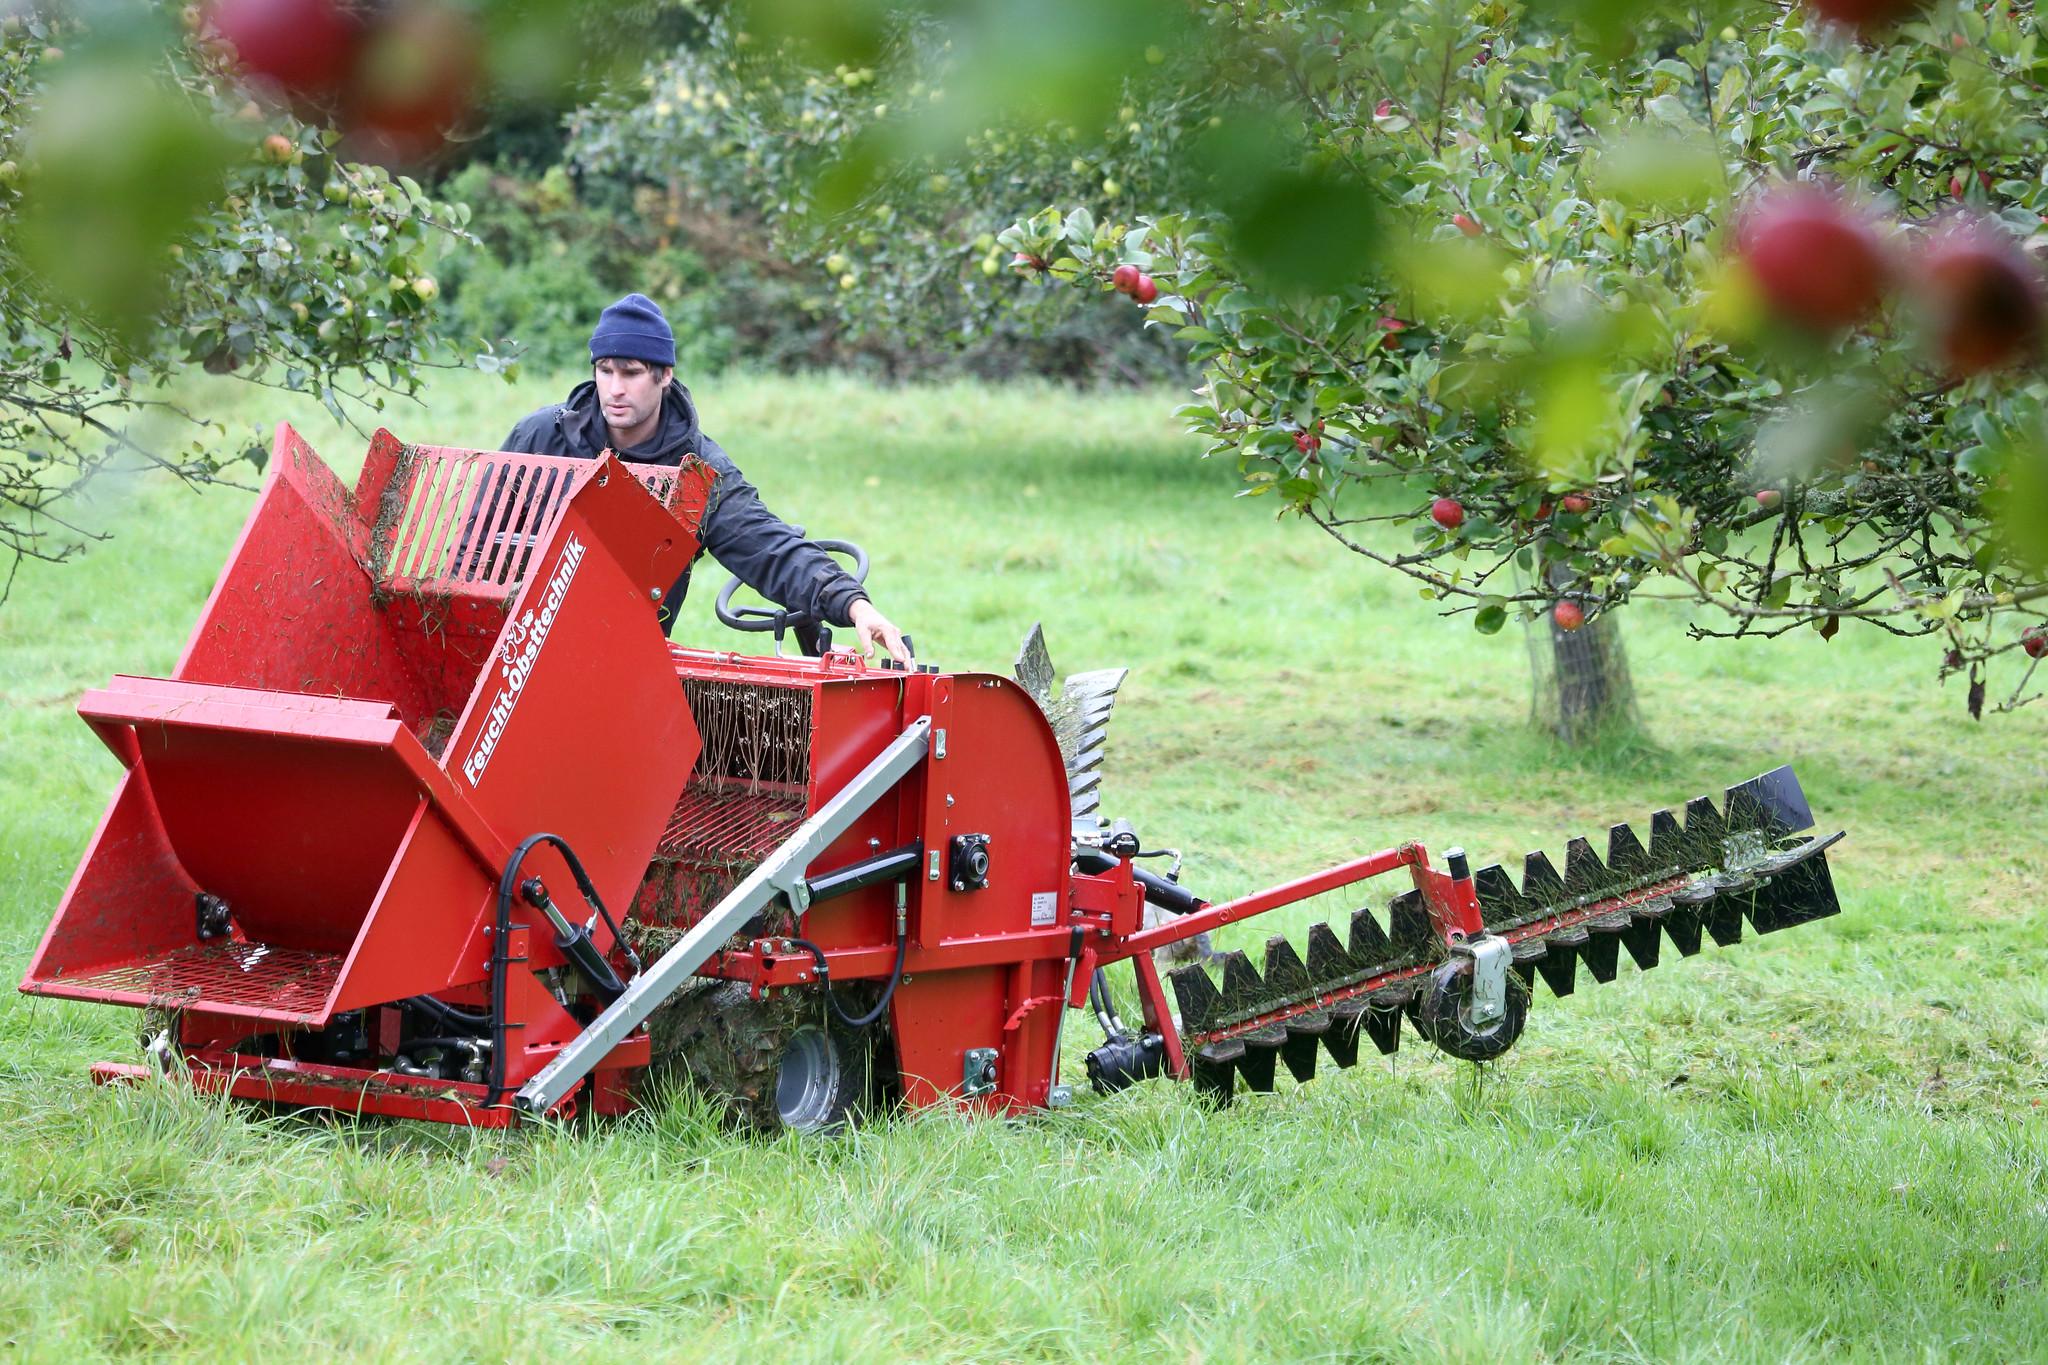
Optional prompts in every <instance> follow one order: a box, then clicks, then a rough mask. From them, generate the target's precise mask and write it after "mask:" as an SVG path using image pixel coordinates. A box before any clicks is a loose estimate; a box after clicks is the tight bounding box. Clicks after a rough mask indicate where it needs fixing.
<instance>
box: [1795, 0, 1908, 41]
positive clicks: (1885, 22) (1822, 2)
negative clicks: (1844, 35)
mask: <svg viewBox="0 0 2048 1365" xmlns="http://www.w3.org/2000/svg"><path fill="white" fill-rule="evenodd" d="M1920 3H1921V0H1806V7H1807V8H1808V9H1810V10H1812V11H1813V12H1814V13H1815V14H1818V15H1819V16H1820V17H1821V18H1823V19H1827V20H1830V21H1832V22H1834V23H1837V24H1844V25H1847V26H1848V27H1850V28H1853V29H1855V30H1856V31H1857V32H1859V33H1870V32H1874V31H1876V30H1879V29H1885V28H1889V27H1891V26H1892V24H1894V23H1896V22H1897V21H1898V20H1900V19H1903V18H1905V17H1906V16H1907V15H1908V14H1911V13H1912V12H1913V11H1914V10H1916V9H1918V8H1919V7H1920Z"/></svg>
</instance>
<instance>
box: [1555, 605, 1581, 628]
mask: <svg viewBox="0 0 2048 1365" xmlns="http://www.w3.org/2000/svg"><path fill="white" fill-rule="evenodd" d="M1550 619H1551V620H1553V621H1555V622H1557V628H1558V629H1559V630H1577V629H1578V628H1579V627H1580V626H1583V625H1585V624H1586V613H1585V612H1583V611H1581V610H1579V604H1578V603H1576V602H1560V603H1558V604H1557V605H1556V606H1555V607H1552V608H1551V609H1550Z"/></svg>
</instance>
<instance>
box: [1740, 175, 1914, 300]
mask: <svg viewBox="0 0 2048 1365" xmlns="http://www.w3.org/2000/svg"><path fill="white" fill-rule="evenodd" d="M1735 250H1736V254H1737V255H1739V256H1740V257H1741V258H1742V262H1743V264H1744V265H1746V266H1748V267H1749V273H1750V274H1751V276H1752V277H1754V278H1755V280H1756V282H1757V286H1758V288H1759V289H1761V290H1762V292H1763V296H1764V299H1765V301H1766V302H1767V303H1768V304H1769V305H1770V308H1771V311H1772V312H1774V313H1776V314H1777V315H1778V316H1780V317H1782V318H1785V319H1786V320H1788V321H1790V322H1794V323H1797V324H1799V325H1800V326H1802V327H1807V328H1811V329H1812V330H1814V331H1821V332H1826V331H1833V330H1834V329H1836V328H1838V327H1847V326H1849V325H1851V324H1852V323H1856V322H1859V321H1861V320H1862V319H1864V318H1865V317H1868V316H1869V315H1870V313H1871V312H1872V311H1873V310H1875V309H1876V307H1877V304H1878V300H1879V298H1880V297H1882V295H1883V293H1884V287H1885V277H1886V274H1887V271H1886V265H1885V251H1884V243H1883V241H1882V240H1880V238H1879V237H1878V235H1877V229H1876V227H1875V226H1874V225H1873V224H1872V223H1871V221H1870V219H1869V217H1868V216H1867V215H1865V214H1864V213H1863V212H1862V211H1861V210H1859V209H1858V208H1856V207H1855V206H1854V205H1853V204H1851V203H1850V202H1849V201H1847V200H1846V199H1844V198H1843V197H1842V196H1840V195H1839V194H1835V193H1831V192H1829V191H1827V190H1823V189H1819V188H1817V187H1815V186H1811V185H1780V186H1778V187H1777V188H1775V189H1771V190H1768V191H1766V192H1765V193H1764V194H1763V195H1762V196H1761V197H1760V198H1758V199H1757V200H1756V201H1755V202H1754V203H1752V204H1751V205H1749V207H1748V208H1747V209H1746V210H1744V212H1743V213H1742V215H1741V218H1740V219H1739V221H1738V223H1737V225H1736V232H1735Z"/></svg>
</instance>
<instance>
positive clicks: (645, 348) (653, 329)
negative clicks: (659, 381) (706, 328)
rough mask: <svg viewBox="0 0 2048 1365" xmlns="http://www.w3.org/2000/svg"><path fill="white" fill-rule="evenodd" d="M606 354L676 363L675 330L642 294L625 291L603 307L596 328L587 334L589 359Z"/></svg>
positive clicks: (654, 361) (601, 358)
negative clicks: (621, 295)
mask: <svg viewBox="0 0 2048 1365" xmlns="http://www.w3.org/2000/svg"><path fill="white" fill-rule="evenodd" d="M607 356H611V357H615V358H617V359H620V360H644V361H646V362H647V363H648V364H650V365H666V366H669V367H671V368H673V367H674V365H675V363H676V334H675V333H674V332H672V331H670V330H669V325H668V319H667V318H665V317H663V316H662V315H661V309H659V308H657V307H655V305H654V300H653V299H650V298H648V297H647V296H646V295H645V294H628V295H626V297H624V298H622V299H620V300H619V301H618V302H617V303H615V304H613V305H612V306H611V307H609V308H607V309H605V310H604V313H603V315H602V316H600V317H599V318H598V320H597V330H596V331H595V332H592V333H591V334H590V363H591V364H593V365H595V364H596V363H597V362H598V361H600V360H603V359H605V358H606V357H607Z"/></svg>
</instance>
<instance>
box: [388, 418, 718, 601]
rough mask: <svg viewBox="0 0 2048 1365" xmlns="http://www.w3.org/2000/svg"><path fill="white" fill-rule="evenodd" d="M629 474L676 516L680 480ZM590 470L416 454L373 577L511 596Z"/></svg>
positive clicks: (548, 462) (537, 458) (396, 584)
mask: <svg viewBox="0 0 2048 1365" xmlns="http://www.w3.org/2000/svg"><path fill="white" fill-rule="evenodd" d="M627 468H628V470H629V471H630V472H631V473H632V475H633V477H635V478H637V479H638V480H640V482H641V483H642V484H644V485H645V486H646V488H647V491H648V492H649V493H652V494H653V495H654V496H655V497H656V498H658V499H660V500H661V501H662V503H663V504H664V505H666V506H670V507H673V506H674V504H675V501H676V494H677V491H678V486H679V484H680V482H681V472H682V471H680V470H678V469H675V468H670V467H668V466H663V465H629V466H627ZM590 469H591V464H590V462H589V461H587V460H572V459H562V458H558V457H555V456H549V455H508V454H504V453H500V452H485V451H468V450H443V449H431V448H420V447H412V448H409V449H408V450H407V451H406V453H405V455H404V457H403V463H402V464H401V466H400V469H399V472H398V473H397V474H396V475H395V476H394V478H393V480H392V485H393V492H392V493H391V494H387V497H386V508H385V512H384V515H383V516H382V517H381V518H380V519H379V523H378V526H377V529H376V546H377V548H376V551H375V554H374V558H375V562H374V563H373V565H372V569H373V571H374V572H375V574H376V576H377V578H378V579H379V581H380V582H382V583H383V584H384V585H385V586H386V587H389V588H397V589H405V588H413V589H419V588H425V587H434V588H440V589H443V590H446V589H450V588H461V589H462V590H463V591H465V592H468V593H471V594H480V595H483V596H490V597H502V596H510V595H511V594H512V592H513V591H515V590H516V589H517V588H518V586H519V584H520V583H521V581H523V580H524V578H525V576H526V571H527V568H528V567H529V565H530V563H531V561H532V559H533V555H534V553H535V551H536V550H537V549H538V548H539V547H540V546H542V545H545V544H546V543H547V541H548V537H549V536H551V535H553V534H554V530H555V523H556V522H557V521H559V520H560V519H561V515H562V509H563V507H565V506H566V505H567V504H568V501H569V496H570V495H571V494H572V493H574V492H575V491H576V490H577V489H578V488H580V487H582V484H583V480H584V479H585V478H586V477H588V475H589V472H590ZM401 489H402V492H401V491H399V490H401Z"/></svg>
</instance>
